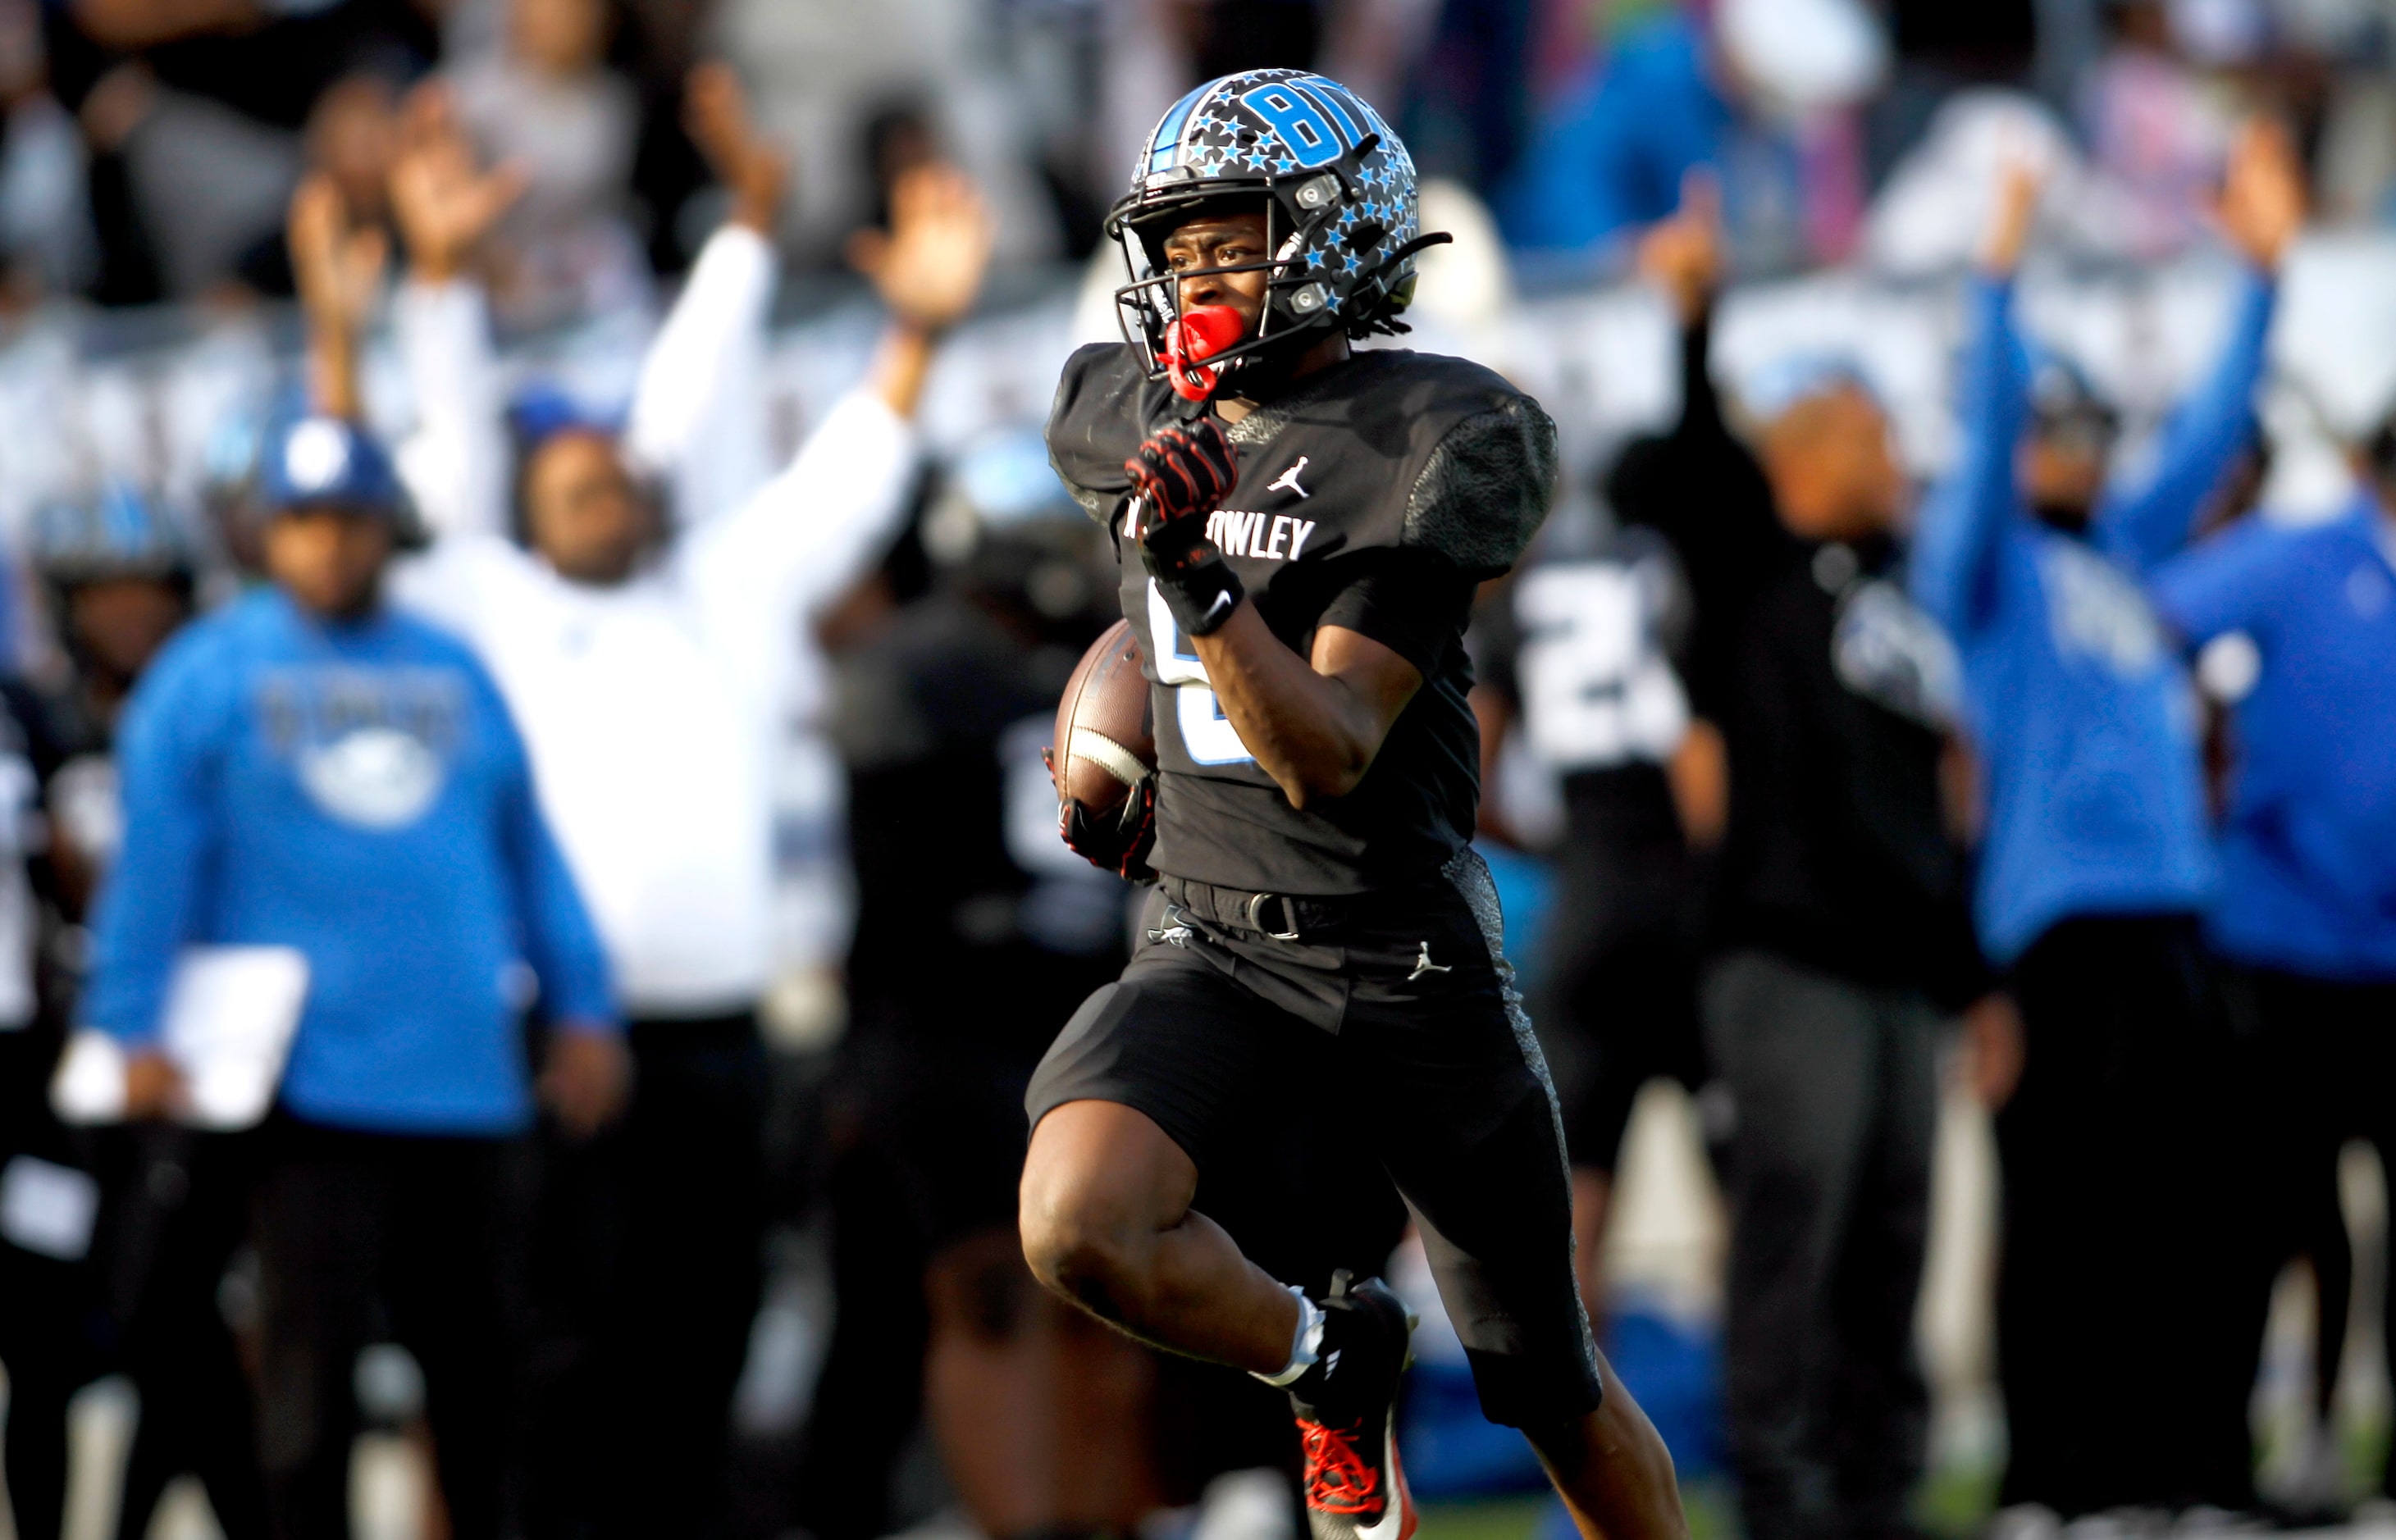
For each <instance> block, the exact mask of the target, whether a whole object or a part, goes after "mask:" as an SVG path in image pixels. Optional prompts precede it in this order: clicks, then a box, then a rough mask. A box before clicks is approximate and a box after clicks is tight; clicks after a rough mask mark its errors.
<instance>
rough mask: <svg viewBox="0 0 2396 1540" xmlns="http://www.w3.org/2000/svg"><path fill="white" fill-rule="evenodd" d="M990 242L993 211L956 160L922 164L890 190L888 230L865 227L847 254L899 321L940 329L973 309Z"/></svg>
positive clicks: (953, 323)
mask: <svg viewBox="0 0 2396 1540" xmlns="http://www.w3.org/2000/svg"><path fill="white" fill-rule="evenodd" d="M990 247H991V220H990V210H989V209H988V208H987V207H986V206H984V205H983V203H982V200H981V193H980V192H978V190H977V189H976V188H975V187H974V184H973V180H972V179H970V178H968V177H967V176H966V175H965V173H964V172H962V171H959V170H958V169H956V168H955V167H954V166H938V165H933V166H916V167H914V168H913V169H912V170H909V171H906V172H904V173H902V174H901V175H900V176H899V181H898V184H897V185H896V186H895V187H893V188H892V189H891V193H890V229H889V232H887V233H885V232H881V231H878V230H869V231H860V232H859V233H858V234H857V235H856V236H855V237H853V238H852V239H851V240H850V242H849V246H848V258H849V261H850V263H851V264H852V265H854V266H855V267H856V268H857V270H858V271H859V272H862V273H864V274H865V275H866V276H867V277H868V278H871V279H872V280H873V286H874V288H875V289H876V290H878V291H879V292H880V293H881V295H882V302H883V303H884V304H885V305H887V306H889V307H890V312H891V314H892V315H893V316H894V317H895V318H897V320H898V321H899V324H900V325H906V326H911V327H913V328H914V329H916V330H919V331H923V332H939V331H944V330H946V329H947V328H948V327H950V326H952V325H955V324H956V323H957V322H958V321H960V320H963V319H964V318H965V312H967V311H969V310H971V309H973V302H974V297H975V296H976V295H977V294H978V293H980V292H981V279H982V273H983V271H984V270H985V269H987V268H988V267H989V266H990Z"/></svg>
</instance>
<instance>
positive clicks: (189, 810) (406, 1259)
mask: <svg viewBox="0 0 2396 1540" xmlns="http://www.w3.org/2000/svg"><path fill="white" fill-rule="evenodd" d="M260 493H261V499H260V500H261V501H262V503H263V504H264V509H265V512H266V514H267V522H266V525H265V529H264V532H263V545H264V552H265V559H266V565H267V568H268V571H269V573H270V575H271V576H272V577H273V584H272V585H270V586H267V587H262V588H260V589H259V590H257V591H254V592H252V593H251V594H249V595H248V596H247V597H246V598H245V599H243V600H242V601H241V602H239V603H238V604H234V605H233V607H231V608H230V609H227V610H225V611H223V612H221V613H220V614H217V615H215V616H212V617H208V618H206V619H205V620H202V621H199V622H197V623H195V624H193V625H192V626H191V627H189V628H188V629H187V630H185V631H183V632H182V634H181V635H180V636H179V637H177V638H176V640H175V641H174V643H173V644H171V645H170V646H169V647H168V648H167V650H166V653H165V654H164V655H162V656H161V657H160V658H159V659H158V661H157V662H156V663H155V664H154V665H153V667H152V669H151V670H150V671H149V673H148V674H147V675H146V676H145V677H144V678H143V680H142V682H141V684H140V689H139V690H138V691H137V692H136V694H135V696H134V697H133V700H132V703H131V705H130V707H129V709H128V710H127V712H126V718H125V724H124V730H123V734H122V738H121V742H120V750H119V763H120V765H121V769H122V775H123V778H124V797H125V815H126V832H125V843H124V849H123V854H122V855H121V856H120V857H119V859H118V861H117V864H116V866H115V868H114V869H113V871H112V872H111V874H110V876H109V879H108V882H107V884H106V887H105V888H104V890H103V892H102V893H101V896H100V904H99V911H98V917H97V923H96V933H97V934H96V947H97V950H96V959H95V967H94V972H93V975H92V978H91V982H90V985H89V988H88V990H87V994H86V996H85V998H84V1001H83V1002H82V1015H83V1019H84V1020H85V1021H87V1022H88V1023H89V1024H91V1025H93V1026H96V1027H99V1028H100V1029H104V1030H106V1031H108V1032H110V1033H112V1034H113V1035H115V1036H116V1037H118V1038H119V1039H121V1040H123V1041H124V1042H126V1045H127V1047H128V1049H130V1050H131V1051H132V1052H131V1063H132V1067H133V1069H132V1074H131V1075H130V1077H129V1080H130V1082H131V1083H130V1085H129V1086H128V1091H129V1098H128V1099H129V1100H131V1101H132V1102H133V1103H134V1105H135V1108H136V1109H137V1110H140V1109H159V1108H160V1107H162V1106H163V1105H164V1104H166V1102H168V1101H169V1100H170V1099H171V1098H172V1096H173V1095H175V1094H176V1088H175V1086H174V1085H173V1083H172V1082H173V1072H172V1070H170V1069H166V1067H165V1061H164V1060H163V1058H162V1057H161V1056H160V1055H158V1054H157V1053H156V1052H155V1049H154V1043H155V1041H156V1038H157V1034H158V1032H159V1029H160V1013H161V1009H162V1005H163V1002H164V1000H165V997H166V989H167V983H168V979H169V976H170V974H171V971H172V969H173V967H174V964H175V962H176V959H177V957H178V955H179V954H180V953H181V952H182V951H183V949H186V948H189V947H193V946H206V945H249V946H277V947H287V948H291V949H296V950H298V951H299V952H300V954H301V955H302V956H304V957H305V958H306V960H307V964H308V992H307V1000H306V1004H305V1007H304V1010H303V1013H302V1015H301V1017H300V1028H299V1033H298V1036H297V1038H296V1040H295V1041H294V1042H293V1044H292V1048H291V1055H290V1060H289V1064H288V1068H287V1069H286V1072H285V1075H284V1079H283V1082H282V1088H281V1095H280V1098H279V1106H278V1108H277V1109H276V1111H275V1113H274V1114H273V1118H272V1120H271V1121H270V1122H269V1124H268V1126H267V1127H266V1128H265V1129H264V1130H263V1131H262V1132H261V1135H260V1151H259V1158H260V1162H261V1174H260V1186H259V1192H258V1204H257V1215H256V1240H257V1243H258V1249H259V1253H260V1261H261V1263H262V1265H263V1268H262V1271H263V1289H262V1299H261V1303H262V1307H263V1312H262V1321H261V1338H262V1341H261V1349H262V1363H261V1373H260V1392H261V1394H260V1417H261V1429H260V1431H261V1438H260V1444H261V1452H260V1453H261V1459H262V1463H263V1464H264V1466H265V1467H266V1470H265V1474H266V1478H267V1485H268V1494H269V1503H270V1513H271V1517H272V1521H273V1527H274V1530H275V1532H276V1533H278V1534H280V1535H284V1536H291V1537H300V1536H306V1537H310V1540H314V1537H318V1536H328V1535H330V1536H338V1535H342V1534H346V1533H348V1532H349V1531H348V1522H349V1520H348V1506H349V1457H350V1447H351V1442H352V1439H353V1433H354V1430H355V1420H356V1414H355V1404H354V1399H353V1393H352V1390H351V1383H352V1378H351V1376H352V1374H353V1364H354V1362H355V1360H356V1356H357V1352H358V1349H359V1348H360V1347H362V1346H364V1344H365V1343H366V1341H367V1340H369V1335H368V1334H369V1332H370V1331H371V1330H372V1321H373V1316H372V1313H371V1312H372V1311H373V1309H374V1308H375V1306H376V1305H377V1304H378V1303H379V1304H381V1305H382V1306H383V1307H384V1308H386V1310H387V1312H388V1320H389V1321H390V1322H391V1324H392V1325H393V1327H394V1328H395V1329H396V1331H397V1334H398V1335H399V1337H400V1339H401V1340H402V1341H403V1342H405V1343H406V1345H407V1347H409V1348H410V1349H411V1350H412V1351H413V1352H414V1353H415V1355H416V1357H417V1359H418V1361H419V1362H420V1363H421V1364H422V1365H423V1367H424V1371H425V1378H426V1389H427V1397H428V1402H427V1404H428V1409H429V1411H430V1414H431V1418H432V1424H433V1441H434V1445H435V1448H436V1450H437V1452H438V1455H439V1465H440V1476H441V1484H442V1489H443V1493H444V1494H445V1496H446V1501H447V1507H448V1512H449V1520H450V1526H451V1529H452V1531H453V1532H454V1533H456V1534H457V1535H458V1536H459V1540H496V1537H497V1536H498V1535H499V1526H500V1521H501V1505H500V1496H501V1488H502V1477H503V1473H504V1471H505V1469H506V1436H507V1428H508V1416H509V1411H508V1402H509V1394H508V1392H509V1387H510V1384H511V1381H512V1374H511V1369H510V1351H509V1341H508V1338H509V1333H508V1330H507V1325H506V1321H505V1319H504V1315H503V1311H502V1303H501V1302H502V1297H503V1296H502V1292H501V1281H502V1278H503V1276H504V1272H503V1257H504V1255H505V1243H506V1241H505V1237H506V1233H507V1228H508V1224H509V1221H508V1216H507V1215H504V1214H503V1213H502V1212H501V1194H502V1193H503V1192H505V1191H506V1190H507V1188H508V1183H507V1182H506V1181H505V1180H504V1176H505V1172H504V1170H503V1160H504V1157H505V1154H506V1151H507V1148H508V1144H509V1141H510V1140H511V1139H512V1137H513V1136H514V1135H519V1134H521V1133H522V1132H524V1131H525V1130H526V1128H527V1127H528V1126H529V1124H530V1123H531V1122H532V1119H533V1115H534V1088H533V1086H532V1085H531V1083H530V1082H529V1078H528V1075H527V1071H526V1062H525V1051H524V1047H523V1043H522V1034H521V1031H520V1027H519V1022H520V1017H521V1014H522V1008H523V1005H524V1001H523V999H522V995H523V993H524V990H523V989H522V987H521V986H520V985H518V984H516V983H515V982H514V980H515V979H517V978H519V977H521V976H523V974H524V972H525V965H527V964H528V965H529V971H530V975H531V977H532V979H533V980H534V981H535V984H536V988H537V990H538V998H539V1012H540V1014H541V1015H542V1016H544V1017H545V1018H546V1019H547V1020H548V1022H549V1023H550V1027H551V1030H550V1033H549V1044H550V1046H549V1057H548V1064H547V1067H546V1072H545V1074H544V1076H543V1084H542V1087H541V1089H542V1090H543V1091H544V1092H545V1093H546V1099H547V1100H548V1101H549V1102H550V1104H551V1106H552V1109H553V1110H554V1111H555V1112H556V1113H557V1115H558V1116H559V1117H560V1118H561V1120H562V1121H565V1122H568V1123H569V1124H572V1125H575V1126H579V1127H582V1128H585V1129H589V1128H594V1127H596V1126H597V1125H598V1124H599V1123H601V1122H604V1121H606V1118H607V1117H608V1116H610V1115H611V1114H612V1111H613V1109H614V1107H615V1106H616V1105H617V1103H618V1102H619V1100H620V1097H621V1095H622V1094H623V1089H624V1070H623V1063H624V1059H623V1054H622V1049H621V1046H620V1043H619V1038H618V1036H617V1028H616V1025H615V1019H614V1017H615V1013H614V1008H613V1006H612V1004H611V1002H610V1000H609V991H608V982H607V978H606V968H605V963H604V962H603V957H602V953H601V951H600V949H599V943H598V939H597V936H596V935H595V934H594V932H593V930H592V924H591V921H590V919H589V917H588V916H587V915H586V914H585V912H584V910H583V906H582V901H581V899H580V897H579V896H578V894H577V893H576V891H575V888H574V884H573V881H572V879H571V878H570V877H569V876H568V874H567V871H566V866H565V863H564V861H563V859H562V858H561V857H560V856H559V854H558V850H557V847H556V844H555V843H554V842H553V841H552V839H551V837H550V832H549V830H548V828H547V827H546V825H545V824H544V823H543V821H542V818H541V814H540V809H539V806H538V805H537V803H535V801H534V796H533V783H532V777H531V772H530V769H529V767H528V764H527V762H526V756H525V749H524V745H523V743H522V742H521V741H520V740H519V739H518V737H517V736H516V730H515V727H514V725H513V724H512V723H511V721H510V720H509V717H508V712H507V710H506V708H505V707H504V706H503V705H502V704H501V703H500V699H499V692H498V690H497V689H496V687H495V686H494V685H493V684H492V683H491V681H490V679H489V678H488V677H487V676H486V674H485V673H484V671H483V670H482V668H481V667H480V666H479V665H478V664H477V663H476V662H475V661H474V659H473V656H472V655H471V654H470V653H469V652H468V651H467V650H466V648H465V647H464V646H463V645H462V644H459V643H457V642H455V641H452V640H451V639H449V638H448V637H447V636H446V635H444V634H442V633H441V632H439V631H434V630H433V629H432V628H430V627H428V626H425V625H422V624H420V623H419V622H417V621H414V620H410V619H407V618H406V617H403V616H401V615H399V614H396V613H394V612H393V611H391V610H389V609H386V608H385V607H384V606H383V605H382V604H381V602H380V597H379V592H380V578H381V574H382V569H383V566H384V564H385V563H386V562H387V560H388V559H389V557H390V554H391V551H392V550H393V544H394V540H395V537H396V536H397V535H398V533H399V532H400V526H401V524H402V522H403V519H404V512H403V506H402V502H401V499H400V496H399V490H398V485H397V482H396V480H395V478H394V476H393V471H392V468H391V464H390V461H389V460H388V459H387V458H385V456H384V455H383V452H382V451H381V449H380V448H379V447H378V446H377V445H375V444H374V443H373V441H372V440H370V439H368V438H367V437H366V435H365V434H364V433H363V432H362V431H360V430H359V429H357V428H356V427H355V426H353V424H352V423H351V422H349V421H347V420H345V419H344V418H340V417H337V416H316V417H308V418H300V420H298V421H295V422H292V423H289V424H287V425H286V426H284V427H283V428H281V429H280V430H279V431H276V432H274V433H272V434H270V435H269V439H268V443H267V444H266V445H265V447H264V450H263V456H262V464H261V468H260Z"/></svg>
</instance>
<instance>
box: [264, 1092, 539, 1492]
mask: <svg viewBox="0 0 2396 1540" xmlns="http://www.w3.org/2000/svg"><path fill="white" fill-rule="evenodd" d="M264 1136H265V1137H266V1138H267V1139H268V1140H269V1141H270V1143H269V1144H268V1145H267V1148H266V1151H265V1154H264V1166H263V1170H262V1173H261V1175H260V1182H259V1192H258V1204H257V1211H256V1214H257V1225H256V1236H257V1241H258V1250H259V1261H260V1281H261V1289H260V1294H261V1299H260V1303H261V1305H262V1307H263V1308H262V1311H261V1319H260V1401H261V1403H262V1404H261V1405H260V1439H259V1443H260V1451H259V1453H260V1460H261V1462H262V1464H263V1466H264V1468H265V1474H266V1488H267V1500H268V1509H269V1514H270V1517H271V1519H272V1520H273V1532H274V1533H275V1534H276V1535H277V1536H278V1537H280V1540H344V1537H346V1536H347V1535H348V1534H349V1533H350V1452H351V1445H352V1443H353V1441H354V1440H355V1437H356V1434H357V1427H358V1407H357V1399H356V1393H355V1390H354V1374H355V1371H356V1365H357V1357H358V1353H359V1350H360V1349H361V1348H363V1347H366V1345H367V1344H368V1343H371V1342H374V1341H377V1340H381V1339H385V1338H388V1339H390V1340H395V1341H397V1342H399V1343H400V1344H401V1345H403V1346H404V1347H406V1348H407V1349H408V1351H409V1352H411V1353H413V1354H414V1355H415V1357H416V1361H417V1362H418V1363H419V1365H421V1366H422V1368H423V1371H424V1381H425V1400H426V1413H427V1416H428V1420H429V1421H430V1422H431V1424H432V1428H433V1445H434V1450H435V1453H436V1454H437V1456H438V1463H439V1467H440V1479H441V1492H442V1495H443V1496H444V1498H445V1499H446V1501H447V1504H448V1507H449V1530H450V1533H451V1534H452V1535H453V1536H454V1537H455V1540H498V1537H499V1533H500V1531H501V1523H502V1508H503V1506H504V1504H503V1489H504V1486H505V1481H506V1472H507V1470H508V1468H509V1465H510V1453H511V1452H510V1449H509V1447H508V1446H509V1441H510V1433H511V1430H512V1405H511V1402H512V1391H513V1388H514V1386H515V1383H516V1373H515V1363H514V1361H513V1360H512V1356H511V1355H512V1346H511V1343H512V1332H511V1330H510V1324H511V1322H510V1314H511V1312H510V1309H509V1306H508V1301H509V1299H510V1296H511V1294H512V1289H511V1281H512V1275H513V1266H512V1255H513V1254H512V1234H513V1230H514V1218H515V1215H514V1213H513V1209H514V1203H513V1201H512V1200H513V1194H514V1191H515V1188H516V1183H515V1176H514V1172H513V1170H512V1164H513V1162H512V1155H513V1153H514V1147H513V1144H512V1141H508V1140H502V1139H486V1138H440V1137H428V1136H414V1135H388V1134H367V1133H361V1132H356V1131H353V1130H347V1129H334V1128H326V1127H322V1126H318V1125H313V1124H307V1123H302V1122H299V1121H298V1120H296V1119H293V1118H290V1117H288V1116H286V1115H282V1114H278V1115H277V1116H276V1117H275V1119H274V1121H273V1122H272V1123H271V1124H270V1125H269V1126H268V1128H267V1129H266V1130H265V1131H264Z"/></svg>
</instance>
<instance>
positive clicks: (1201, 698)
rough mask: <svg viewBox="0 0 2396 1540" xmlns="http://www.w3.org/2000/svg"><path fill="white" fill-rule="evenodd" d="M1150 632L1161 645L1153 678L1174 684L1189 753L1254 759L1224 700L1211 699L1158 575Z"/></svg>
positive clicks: (1217, 759) (1223, 760)
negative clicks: (1160, 584)
mask: <svg viewBox="0 0 2396 1540" xmlns="http://www.w3.org/2000/svg"><path fill="white" fill-rule="evenodd" d="M1148 634H1149V635H1150V636H1151V637H1153V638H1155V639H1157V641H1158V643H1159V645H1158V647H1157V649H1156V678H1157V682H1158V683H1159V684H1167V685H1170V686H1171V687H1172V689H1173V716H1174V723H1175V724H1176V725H1177V726H1178V727H1179V728H1180V729H1181V745H1182V747H1183V748H1185V749H1187V750H1190V757H1191V759H1192V760H1195V761H1196V762H1197V763H1200V764H1252V763H1256V756H1255V755H1254V754H1251V753H1249V752H1248V746H1247V745H1246V744H1245V743H1242V742H1241V741H1240V734H1239V730H1238V729H1237V728H1235V727H1233V726H1232V725H1231V719H1230V718H1229V717H1227V716H1225V715H1224V714H1223V704H1222V702H1221V701H1218V700H1217V699H1216V698H1215V691H1214V688H1213V685H1212V684H1211V683H1210V682H1209V681H1208V679H1207V678H1206V665H1205V664H1204V663H1201V662H1200V661H1199V660H1198V650H1197V648H1196V647H1194V646H1192V645H1191V642H1190V639H1189V638H1188V637H1186V636H1184V635H1182V634H1181V628H1180V627H1178V626H1177V625H1175V624H1174V623H1173V612H1172V611H1171V610H1169V609H1167V608H1165V595H1163V594H1162V593H1159V592H1158V591H1157V590H1156V579H1155V578H1150V579H1149V580H1148Z"/></svg>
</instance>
